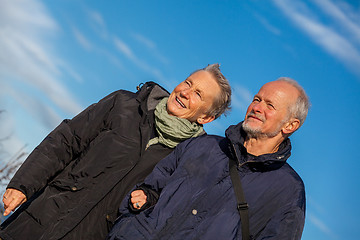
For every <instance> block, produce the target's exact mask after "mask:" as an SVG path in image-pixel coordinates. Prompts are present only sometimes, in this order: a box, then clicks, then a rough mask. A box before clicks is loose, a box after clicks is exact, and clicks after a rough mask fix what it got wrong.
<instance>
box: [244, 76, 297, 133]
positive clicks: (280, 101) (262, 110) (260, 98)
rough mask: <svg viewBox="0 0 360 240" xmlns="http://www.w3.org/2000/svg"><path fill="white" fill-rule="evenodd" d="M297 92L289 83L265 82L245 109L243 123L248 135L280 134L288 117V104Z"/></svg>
mask: <svg viewBox="0 0 360 240" xmlns="http://www.w3.org/2000/svg"><path fill="white" fill-rule="evenodd" d="M298 95H299V93H298V90H297V89H296V88H295V87H293V86H291V85H290V84H289V83H286V82H283V81H274V82H269V83H266V84H265V85H264V86H263V87H262V88H261V89H260V90H259V92H258V93H257V94H256V95H255V97H254V99H253V101H252V103H251V104H250V106H249V107H248V109H247V112H246V116H245V120H244V123H243V128H244V130H245V131H246V132H247V133H248V134H249V136H250V137H263V136H265V137H268V138H271V137H275V136H276V135H278V134H280V133H281V131H282V129H283V127H284V126H285V124H287V122H288V120H289V117H290V116H288V114H289V113H288V109H289V106H290V105H291V104H293V103H295V101H296V99H297V97H298Z"/></svg>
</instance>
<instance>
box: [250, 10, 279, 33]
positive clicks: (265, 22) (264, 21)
mask: <svg viewBox="0 0 360 240" xmlns="http://www.w3.org/2000/svg"><path fill="white" fill-rule="evenodd" d="M254 16H255V17H256V18H257V19H258V20H259V22H260V23H261V24H262V25H263V26H264V27H265V28H266V29H267V30H268V31H269V32H272V33H273V34H275V35H280V34H281V31H280V29H278V28H276V27H275V26H273V25H271V24H270V23H269V21H268V20H267V19H266V18H264V17H263V16H261V15H259V14H254Z"/></svg>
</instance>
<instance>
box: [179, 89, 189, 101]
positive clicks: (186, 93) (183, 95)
mask: <svg viewBox="0 0 360 240" xmlns="http://www.w3.org/2000/svg"><path fill="white" fill-rule="evenodd" d="M190 91H191V89H190V88H187V89H184V90H182V91H181V92H180V95H181V96H182V97H184V98H186V99H188V98H189V95H190Z"/></svg>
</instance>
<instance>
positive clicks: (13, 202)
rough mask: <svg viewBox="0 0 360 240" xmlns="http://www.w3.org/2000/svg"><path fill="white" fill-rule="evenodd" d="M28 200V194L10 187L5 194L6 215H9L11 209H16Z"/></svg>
mask: <svg viewBox="0 0 360 240" xmlns="http://www.w3.org/2000/svg"><path fill="white" fill-rule="evenodd" d="M24 202H26V196H25V195H24V194H23V193H22V192H20V191H19V190H16V189H13V188H8V189H6V192H5V193H4V196H3V203H4V209H5V212H4V216H7V215H9V213H10V212H11V211H14V210H15V209H16V208H17V207H18V206H20V205H21V204H23V203H24Z"/></svg>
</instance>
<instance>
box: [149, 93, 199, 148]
mask: <svg viewBox="0 0 360 240" xmlns="http://www.w3.org/2000/svg"><path fill="white" fill-rule="evenodd" d="M167 100H168V98H163V99H162V100H161V101H160V102H159V103H158V105H157V106H156V108H155V111H154V114H155V125H156V132H157V133H158V135H159V136H158V137H155V138H153V139H150V141H149V143H148V144H147V146H146V148H148V147H149V146H150V145H153V144H156V143H161V144H164V145H165V146H168V147H170V148H175V147H176V145H178V144H179V143H181V142H182V141H184V140H186V139H188V138H192V137H197V136H199V135H200V134H201V133H202V132H203V131H204V130H203V127H202V125H200V124H198V123H197V122H194V123H192V122H190V121H189V120H187V119H184V118H178V117H175V116H171V115H169V114H168V112H167V110H166V104H167Z"/></svg>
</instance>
